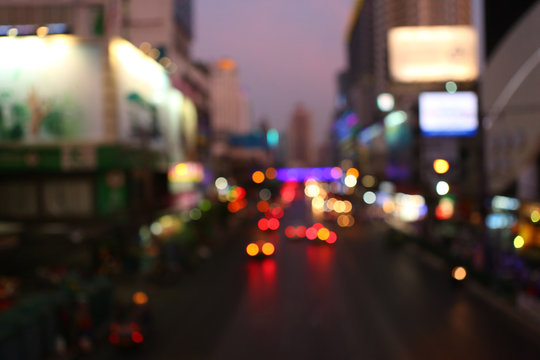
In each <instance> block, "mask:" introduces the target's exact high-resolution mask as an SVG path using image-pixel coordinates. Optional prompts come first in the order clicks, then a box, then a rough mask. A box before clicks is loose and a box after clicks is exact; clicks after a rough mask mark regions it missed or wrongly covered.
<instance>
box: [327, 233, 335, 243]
mask: <svg viewBox="0 0 540 360" xmlns="http://www.w3.org/2000/svg"><path fill="white" fill-rule="evenodd" d="M336 241H337V235H336V233H335V232H333V231H330V235H329V236H328V239H326V242H327V243H329V244H333V243H335V242H336Z"/></svg>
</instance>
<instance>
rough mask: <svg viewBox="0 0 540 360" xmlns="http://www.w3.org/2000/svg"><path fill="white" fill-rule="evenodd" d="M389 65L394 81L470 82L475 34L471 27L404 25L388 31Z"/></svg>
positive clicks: (475, 64) (474, 60)
mask: <svg viewBox="0 0 540 360" xmlns="http://www.w3.org/2000/svg"><path fill="white" fill-rule="evenodd" d="M388 65H389V71H390V75H391V77H392V78H393V79H394V80H395V81H397V82H405V83H411V82H412V83H414V82H442V81H448V80H453V81H472V80H475V79H476V78H477V77H478V35H477V33H476V30H475V29H474V28H473V27H472V26H466V25H453V26H404V27H396V28H393V29H390V30H389V31H388Z"/></svg>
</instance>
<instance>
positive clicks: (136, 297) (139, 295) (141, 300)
mask: <svg viewBox="0 0 540 360" xmlns="http://www.w3.org/2000/svg"><path fill="white" fill-rule="evenodd" d="M132 300H133V303H134V304H135V305H144V304H146V303H147V302H148V295H146V294H145V293H144V292H143V291H137V292H136V293H134V294H133V297H132Z"/></svg>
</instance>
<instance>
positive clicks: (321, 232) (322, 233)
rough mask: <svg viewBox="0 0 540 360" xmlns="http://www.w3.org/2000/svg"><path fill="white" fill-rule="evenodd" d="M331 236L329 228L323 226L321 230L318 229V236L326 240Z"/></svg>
mask: <svg viewBox="0 0 540 360" xmlns="http://www.w3.org/2000/svg"><path fill="white" fill-rule="evenodd" d="M329 236H330V230H328V229H327V228H324V227H323V228H321V229H319V231H317V237H318V238H319V239H320V240H322V241H326V240H327V239H328V237H329Z"/></svg>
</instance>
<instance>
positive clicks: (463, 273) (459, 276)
mask: <svg viewBox="0 0 540 360" xmlns="http://www.w3.org/2000/svg"><path fill="white" fill-rule="evenodd" d="M452 277H453V278H454V279H456V280H459V281H461V280H463V279H465V278H466V277H467V270H465V268H464V267H463V266H456V267H455V268H453V269H452Z"/></svg>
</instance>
